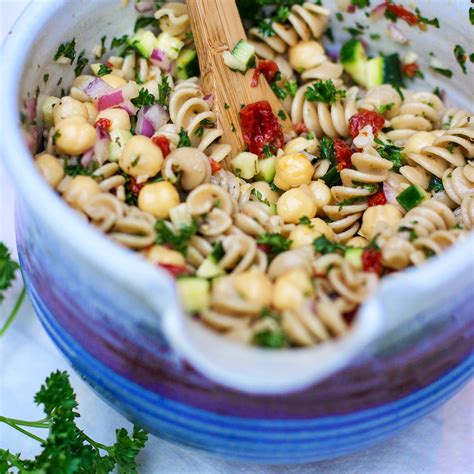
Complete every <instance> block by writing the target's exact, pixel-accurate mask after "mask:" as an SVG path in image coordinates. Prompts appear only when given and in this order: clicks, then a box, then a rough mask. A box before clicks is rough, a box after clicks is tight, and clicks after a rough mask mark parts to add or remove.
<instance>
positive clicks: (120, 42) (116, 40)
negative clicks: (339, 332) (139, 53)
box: [110, 35, 128, 49]
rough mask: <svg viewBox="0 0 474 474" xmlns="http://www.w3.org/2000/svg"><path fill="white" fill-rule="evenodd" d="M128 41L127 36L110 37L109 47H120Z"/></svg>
mask: <svg viewBox="0 0 474 474" xmlns="http://www.w3.org/2000/svg"><path fill="white" fill-rule="evenodd" d="M127 41H128V36H127V35H123V36H122V37H120V38H112V42H111V43H110V48H111V49H114V48H120V46H123V45H124V44H127Z"/></svg>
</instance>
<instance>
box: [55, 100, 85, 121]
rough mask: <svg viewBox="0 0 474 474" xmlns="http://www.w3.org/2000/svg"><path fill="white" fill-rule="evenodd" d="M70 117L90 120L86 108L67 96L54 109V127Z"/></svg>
mask: <svg viewBox="0 0 474 474" xmlns="http://www.w3.org/2000/svg"><path fill="white" fill-rule="evenodd" d="M70 117H82V118H84V119H86V120H87V119H88V118H89V114H88V113H87V108H86V106H85V105H84V104H83V103H82V102H79V101H78V100H76V99H73V98H72V97H69V96H65V97H63V98H62V99H61V100H60V101H59V104H57V105H56V106H55V107H54V109H53V119H54V125H57V124H58V123H59V122H60V121H61V120H64V119H67V118H70Z"/></svg>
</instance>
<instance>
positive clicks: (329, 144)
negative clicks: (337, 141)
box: [319, 137, 336, 165]
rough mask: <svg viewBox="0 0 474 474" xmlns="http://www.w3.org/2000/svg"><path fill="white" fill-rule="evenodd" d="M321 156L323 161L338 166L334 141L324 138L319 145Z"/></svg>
mask: <svg viewBox="0 0 474 474" xmlns="http://www.w3.org/2000/svg"><path fill="white" fill-rule="evenodd" d="M319 156H320V157H321V159H323V160H329V161H330V162H331V163H332V164H333V165H334V164H336V158H335V155H334V140H333V139H332V138H329V137H323V138H322V140H321V144H320V145H319Z"/></svg>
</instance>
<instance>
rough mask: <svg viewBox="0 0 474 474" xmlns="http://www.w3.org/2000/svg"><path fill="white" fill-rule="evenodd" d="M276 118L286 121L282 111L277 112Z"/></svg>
mask: <svg viewBox="0 0 474 474" xmlns="http://www.w3.org/2000/svg"><path fill="white" fill-rule="evenodd" d="M278 117H280V118H281V119H282V120H286V114H285V112H283V110H281V109H280V110H279V111H278Z"/></svg>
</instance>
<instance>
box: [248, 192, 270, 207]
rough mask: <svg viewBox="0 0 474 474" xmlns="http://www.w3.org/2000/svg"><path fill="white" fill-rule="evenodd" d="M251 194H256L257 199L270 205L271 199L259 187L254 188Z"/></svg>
mask: <svg viewBox="0 0 474 474" xmlns="http://www.w3.org/2000/svg"><path fill="white" fill-rule="evenodd" d="M250 194H251V195H252V196H254V197H255V199H256V200H257V201H259V202H261V203H263V204H266V205H267V206H270V201H269V200H268V199H267V198H266V197H265V196H264V195H263V194H262V193H261V192H260V191H259V190H258V189H255V188H253V189H252V191H250Z"/></svg>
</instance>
